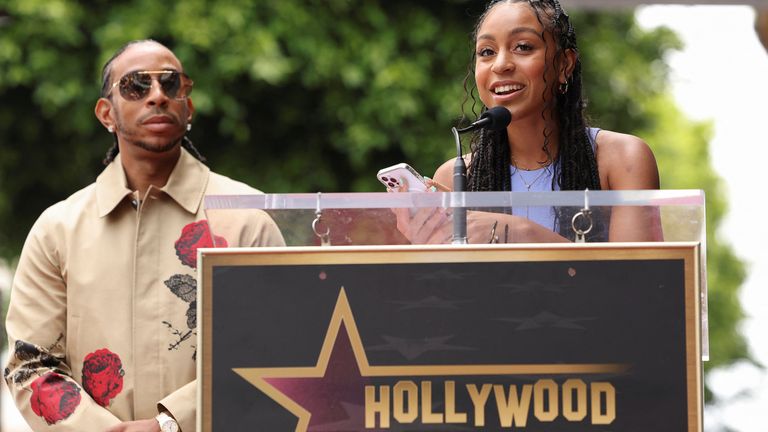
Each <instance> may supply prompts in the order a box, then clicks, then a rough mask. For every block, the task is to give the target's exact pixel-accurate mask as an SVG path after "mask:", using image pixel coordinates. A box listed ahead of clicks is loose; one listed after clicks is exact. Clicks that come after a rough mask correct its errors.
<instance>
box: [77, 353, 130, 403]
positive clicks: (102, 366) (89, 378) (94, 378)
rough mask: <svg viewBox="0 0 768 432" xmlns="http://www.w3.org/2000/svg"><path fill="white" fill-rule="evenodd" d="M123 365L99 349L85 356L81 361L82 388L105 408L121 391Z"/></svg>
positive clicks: (117, 358)
mask: <svg viewBox="0 0 768 432" xmlns="http://www.w3.org/2000/svg"><path fill="white" fill-rule="evenodd" d="M123 375H125V371H123V363H122V362H121V361H120V357H119V356H118V355H117V354H115V353H113V352H111V351H110V350H108V349H100V350H98V351H96V352H92V353H90V354H88V355H87V356H85V361H83V388H84V389H85V391H86V392H88V394H89V395H91V397H92V398H93V400H94V401H96V403H97V404H99V405H101V406H103V407H106V406H109V402H110V401H111V400H112V399H114V398H115V397H116V396H117V395H118V394H119V393H120V391H121V390H122V389H123Z"/></svg>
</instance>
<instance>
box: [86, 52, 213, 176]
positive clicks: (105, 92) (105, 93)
mask: <svg viewBox="0 0 768 432" xmlns="http://www.w3.org/2000/svg"><path fill="white" fill-rule="evenodd" d="M148 42H149V43H156V44H158V45H162V46H165V45H163V44H161V43H160V42H158V41H156V40H154V39H141V40H133V41H130V42H128V43H126V44H125V45H123V46H122V47H120V48H119V49H118V50H117V51H115V53H114V54H112V57H110V58H109V60H107V62H106V63H105V64H104V67H103V68H102V69H101V97H103V98H106V99H110V100H111V98H112V95H111V94H110V90H111V89H112V64H113V63H114V62H115V59H117V58H118V57H120V54H122V53H124V52H125V50H127V49H128V48H130V47H131V46H132V45H136V44H141V43H148ZM112 138H113V142H112V147H110V148H109V150H107V154H106V156H105V157H104V160H103V161H102V162H103V163H104V165H109V164H110V163H111V162H112V161H113V160H115V157H117V154H118V153H119V152H120V147H118V145H117V134H116V133H112ZM181 146H182V147H184V148H185V149H187V151H189V153H190V154H191V155H192V156H194V157H195V158H196V159H197V160H199V161H200V162H205V161H206V159H205V156H203V155H202V154H200V152H199V151H198V150H197V148H196V147H195V146H194V144H192V140H190V139H189V138H188V137H187V136H186V135H185V136H184V137H183V138H182V139H181Z"/></svg>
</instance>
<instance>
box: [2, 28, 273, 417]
mask: <svg viewBox="0 0 768 432" xmlns="http://www.w3.org/2000/svg"><path fill="white" fill-rule="evenodd" d="M103 77H104V85H103V88H102V95H101V96H102V97H101V98H100V99H99V100H98V102H97V103H96V108H95V113H96V117H97V118H98V119H99V121H100V122H101V124H102V125H104V127H105V128H106V129H107V130H109V131H110V132H111V133H113V134H114V136H115V139H116V143H115V147H113V149H112V150H110V152H109V153H108V155H107V159H106V160H105V163H108V165H107V167H106V169H105V170H104V172H103V173H102V174H101V175H99V177H98V179H97V180H96V182H95V183H94V184H91V185H90V186H88V187H86V188H85V189H82V190H81V191H79V192H77V193H75V194H73V195H72V196H71V197H69V198H68V199H66V200H65V201H62V202H59V203H57V204H55V205H54V206H52V207H50V208H49V209H47V210H46V211H45V212H44V213H43V214H42V215H41V216H40V218H39V219H38V221H37V222H36V223H35V225H34V227H33V228H32V230H31V231H30V234H29V236H28V238H27V241H26V243H25V245H24V250H23V251H22V255H21V259H20V261H19V265H18V268H17V271H16V275H15V277H14V282H13V290H12V294H11V304H10V309H9V311H8V318H7V330H8V338H9V342H10V345H9V346H10V348H11V352H10V353H9V364H8V367H7V368H6V369H5V374H4V376H5V379H6V381H7V383H8V386H9V387H10V389H11V392H12V394H13V396H14V399H15V401H16V404H17V406H18V407H19V409H20V411H21V412H22V414H23V415H24V417H25V418H26V420H27V422H28V423H29V424H30V426H31V427H32V428H33V429H34V430H36V431H38V430H52V431H53V430H56V431H105V430H107V431H109V432H116V431H160V430H162V431H164V432H165V431H176V430H181V431H183V432H190V431H194V430H195V402H196V384H195V371H196V369H195V359H196V355H197V351H196V345H197V343H196V337H195V335H196V334H197V333H196V326H197V313H196V312H197V309H196V304H197V301H196V300H197V286H196V280H195V277H194V276H195V268H196V266H197V254H196V251H197V248H199V247H213V246H227V245H229V246H236V245H254V246H281V245H283V244H284V242H283V238H282V236H281V234H280V232H279V230H278V229H277V226H276V225H275V224H274V222H273V221H272V220H271V219H270V218H269V217H268V216H267V215H266V214H265V213H263V212H260V211H254V212H247V213H248V214H247V215H239V216H238V220H235V221H231V220H228V221H227V223H226V224H223V225H226V226H222V227H221V229H220V230H217V232H216V233H215V234H216V235H213V234H212V233H211V232H210V230H209V228H208V223H207V221H206V220H205V219H204V217H205V216H204V213H203V202H202V201H203V197H204V195H215V194H249V193H258V191H256V190H255V189H252V188H250V187H248V186H246V185H244V184H242V183H239V182H236V181H233V180H231V179H229V178H226V177H223V176H220V175H217V174H215V173H212V172H210V171H209V169H208V168H207V167H206V166H205V165H203V164H202V163H201V162H200V161H199V160H197V159H196V157H200V156H199V154H198V153H197V150H195V149H194V147H193V146H192V143H191V142H190V141H189V140H188V139H187V138H186V137H185V134H186V132H187V131H188V130H189V128H190V126H191V123H190V122H191V120H192V115H193V113H194V106H193V105H192V100H191V99H190V98H189V97H188V95H189V92H190V91H191V88H192V81H191V80H190V79H189V78H188V77H187V76H186V75H185V74H184V73H183V68H182V65H181V63H180V62H179V60H178V59H177V58H176V56H175V55H174V54H173V53H172V52H171V51H170V50H169V49H168V48H166V47H165V46H163V45H161V44H159V43H157V42H155V41H151V40H145V41H134V42H131V43H129V44H127V45H126V46H125V47H123V48H122V49H121V50H119V51H118V52H117V53H116V54H115V56H114V57H113V58H112V59H111V60H110V61H108V62H107V64H106V65H105V66H104V73H103ZM193 154H194V155H195V156H193Z"/></svg>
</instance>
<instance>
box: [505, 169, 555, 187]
mask: <svg viewBox="0 0 768 432" xmlns="http://www.w3.org/2000/svg"><path fill="white" fill-rule="evenodd" d="M513 166H514V167H515V171H514V172H512V175H513V176H514V175H515V174H517V176H518V177H519V178H520V181H521V182H523V185H524V186H525V189H526V191H527V192H530V191H531V187H532V186H533V185H535V184H536V182H538V181H539V180H540V179H541V178H542V177H543V176H544V174H547V173H549V165H547V166H546V167H544V168H543V169H541V172H540V173H539V175H537V176H536V178H534V179H533V181H531V182H530V183H529V182H527V181H525V176H523V170H521V169H519V168H518V167H517V165H513Z"/></svg>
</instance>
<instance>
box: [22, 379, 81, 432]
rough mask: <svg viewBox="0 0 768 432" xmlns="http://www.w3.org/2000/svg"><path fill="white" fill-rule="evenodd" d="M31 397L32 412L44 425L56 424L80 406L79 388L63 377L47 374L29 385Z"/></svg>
mask: <svg viewBox="0 0 768 432" xmlns="http://www.w3.org/2000/svg"><path fill="white" fill-rule="evenodd" d="M31 387H32V397H30V398H29V404H30V405H31V406H32V411H34V413H35V414H37V415H39V416H40V417H42V418H43V419H44V420H45V422H46V423H48V424H49V425H52V424H54V423H58V422H60V421H62V420H64V419H66V418H68V417H69V416H70V415H72V413H73V412H75V409H76V408H77V406H78V405H80V388H79V387H78V386H77V384H75V383H73V382H72V381H67V380H66V379H65V378H64V377H63V376H61V375H59V374H57V373H53V372H49V373H47V374H45V375H43V376H41V377H40V378H38V379H36V380H34V381H33V382H32V384H31Z"/></svg>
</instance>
